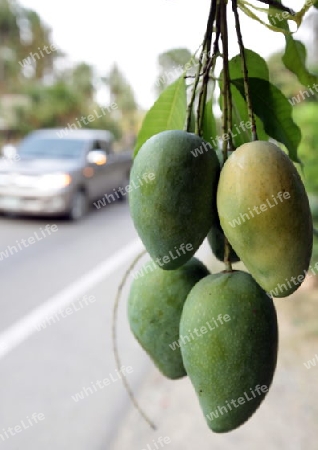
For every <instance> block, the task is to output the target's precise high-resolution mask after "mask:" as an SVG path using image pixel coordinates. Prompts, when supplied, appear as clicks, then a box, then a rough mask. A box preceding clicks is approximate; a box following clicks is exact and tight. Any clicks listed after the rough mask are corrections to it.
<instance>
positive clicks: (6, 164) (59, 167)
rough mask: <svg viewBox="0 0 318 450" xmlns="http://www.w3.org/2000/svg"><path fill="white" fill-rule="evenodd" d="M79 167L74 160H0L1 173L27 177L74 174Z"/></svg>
mask: <svg viewBox="0 0 318 450" xmlns="http://www.w3.org/2000/svg"><path fill="white" fill-rule="evenodd" d="M80 167H81V163H80V162H79V161H78V160H76V161H73V160H69V159H65V160H60V159H22V158H21V159H20V160H18V161H10V160H7V159H5V158H3V159H0V172H1V173H11V172H16V173H22V174H26V175H27V174H28V175H44V174H47V173H52V172H68V173H70V172H74V171H75V170H77V169H78V168H80Z"/></svg>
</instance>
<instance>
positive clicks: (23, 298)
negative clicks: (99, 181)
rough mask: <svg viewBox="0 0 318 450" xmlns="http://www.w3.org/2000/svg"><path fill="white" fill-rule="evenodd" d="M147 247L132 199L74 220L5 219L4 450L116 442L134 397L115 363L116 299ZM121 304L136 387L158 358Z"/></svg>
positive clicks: (81, 448)
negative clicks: (146, 349) (135, 334)
mask: <svg viewBox="0 0 318 450" xmlns="http://www.w3.org/2000/svg"><path fill="white" fill-rule="evenodd" d="M30 238H32V239H30ZM13 246H15V248H14V247H13ZM141 249H142V246H141V243H140V241H139V240H138V239H137V235H136V232H135V230H134V228H133V224H132V222H131V219H130V217H129V210H128V205H127V204H125V203H116V204H113V205H108V206H107V207H105V208H103V209H101V210H98V211H97V210H95V211H92V212H91V214H90V215H89V216H88V217H87V218H85V219H84V220H83V221H82V222H80V223H76V224H73V223H68V222H65V221H62V220H56V219H39V218H35V219H29V218H19V219H17V218H10V217H1V218H0V259H1V260H0V267H1V299H0V304H1V315H0V398H1V402H0V448H1V449H2V448H3V449H6V450H18V449H19V450H20V449H26V450H31V449H32V450H40V449H41V450H43V449H46V450H64V449H65V450H66V449H67V450H69V449H76V450H88V449H89V450H102V449H107V448H108V443H109V442H110V441H111V440H112V437H113V435H114V434H115V433H116V429H117V428H118V427H119V426H120V424H121V420H122V419H121V418H122V417H123V415H124V414H125V412H126V411H127V408H128V406H129V405H130V402H129V399H128V396H127V393H126V392H125V390H124V387H123V383H122V381H121V377H123V376H124V375H122V374H120V373H118V372H116V370H115V368H116V366H115V361H114V357H113V352H112V342H111V323H112V308H113V303H114V298H115V294H116V289H117V286H118V284H119V282H120V280H121V277H122V276H123V274H124V272H125V270H126V269H127V267H128V266H129V264H130V263H131V260H132V259H133V257H134V255H136V254H137V253H138V251H140V250H141ZM127 291H128V286H127V287H126V288H125V291H124V295H125V294H126V293H127ZM85 296H86V297H85ZM122 303H123V304H122V305H121V307H120V309H119V320H118V332H119V347H120V353H121V358H122V362H123V366H124V369H123V372H124V371H125V376H126V377H127V381H129V383H130V384H131V385H132V386H133V388H137V387H138V384H139V383H140V382H141V381H142V379H143V377H144V374H145V373H146V372H147V371H148V369H149V367H150V363H149V361H148V359H147V358H146V356H145V355H144V354H143V352H142V351H140V349H139V346H138V345H137V343H136V342H135V340H134V339H132V338H131V334H130V331H129V328H128V325H127V319H126V315H125V312H126V310H125V306H126V305H125V302H122ZM65 308H68V309H65ZM52 316H53V318H52ZM41 324H42V325H41ZM105 379H107V380H106V381H105ZM103 380H104V381H103ZM84 388H85V389H84Z"/></svg>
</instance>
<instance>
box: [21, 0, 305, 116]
mask: <svg viewBox="0 0 318 450" xmlns="http://www.w3.org/2000/svg"><path fill="white" fill-rule="evenodd" d="M304 1H305V0H302V1H300V0H289V1H288V2H285V3H286V4H288V6H289V7H292V8H294V9H295V10H299V9H301V6H302V4H303V3H304ZM19 3H20V4H21V5H22V6H25V7H28V8H31V9H34V10H35V11H37V13H38V14H39V15H40V17H41V18H42V19H43V20H44V22H45V23H46V24H47V25H49V26H50V27H51V29H52V38H53V43H54V44H55V45H56V46H57V47H58V48H59V49H61V50H62V51H64V52H65V53H66V54H67V56H68V57H69V59H70V61H72V62H79V61H85V62H86V63H88V64H91V65H93V66H94V67H95V69H96V70H97V73H98V74H99V75H106V73H107V72H108V71H109V69H110V67H111V65H112V64H113V63H114V62H117V63H118V65H119V67H120V69H121V70H122V71H123V73H124V74H125V76H126V78H127V80H128V81H129V82H130V84H131V85H132V87H133V90H134V92H135V94H136V98H137V101H138V103H139V105H140V106H141V107H143V108H149V107H150V106H151V105H152V103H153V101H154V100H155V91H154V85H155V82H156V79H157V77H158V65H157V57H158V55H159V53H161V52H163V51H166V50H169V49H171V48H177V47H186V48H188V49H189V50H190V51H192V52H195V51H196V50H197V49H198V47H199V45H200V44H201V42H202V39H203V35H204V31H205V26H206V21H207V15H208V11H209V4H210V0H197V1H195V2H194V1H193V0H133V1H132V0H89V1H78V0H55V1H54V2H49V1H47V0H19ZM259 5H260V6H265V5H262V4H261V3H259ZM241 16H242V19H243V20H242V22H241V23H242V25H241V26H242V31H243V40H244V44H245V47H247V48H250V49H252V50H254V51H256V52H258V53H260V54H261V55H262V56H263V57H267V56H268V55H270V54H271V53H273V52H275V51H277V50H280V49H281V48H283V45H284V38H283V35H282V34H281V33H274V32H271V31H269V30H267V29H266V28H265V27H264V26H262V25H261V24H259V23H256V22H254V21H253V20H251V19H248V18H245V17H244V15H243V14H241ZM229 41H230V52H231V53H232V54H235V53H237V52H238V49H237V45H236V34H235V27H234V22H233V20H230V22H229Z"/></svg>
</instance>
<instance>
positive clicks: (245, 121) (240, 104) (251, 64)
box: [220, 49, 269, 147]
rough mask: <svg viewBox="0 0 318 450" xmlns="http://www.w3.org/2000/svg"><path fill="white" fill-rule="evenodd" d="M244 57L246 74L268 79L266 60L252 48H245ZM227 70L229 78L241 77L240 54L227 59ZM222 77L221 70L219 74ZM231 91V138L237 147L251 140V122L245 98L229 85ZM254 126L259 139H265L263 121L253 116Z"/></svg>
mask: <svg viewBox="0 0 318 450" xmlns="http://www.w3.org/2000/svg"><path fill="white" fill-rule="evenodd" d="M245 58H246V64H247V69H248V74H249V76H251V77H254V78H263V79H264V80H269V70H268V67H267V63H266V61H265V60H264V59H263V58H262V57H261V56H260V55H259V54H258V53H255V52H253V51H252V50H249V49H245ZM229 70H230V78H231V80H234V79H238V78H242V77H243V72H242V59H241V56H240V55H236V56H234V57H233V58H232V59H231V60H230V61H229ZM220 78H221V80H222V79H223V71H222V72H221V76H220ZM222 86H223V83H222V81H221V82H220V89H221V91H222V89H223V88H222ZM231 93H232V119H233V120H232V122H233V127H232V140H233V144H234V146H235V147H239V146H240V145H242V144H245V143H246V142H250V141H251V131H250V130H251V126H252V124H251V122H250V119H249V115H248V109H247V104H246V101H245V99H244V98H243V97H242V96H241V94H240V93H239V91H238V90H237V88H236V87H235V86H234V85H233V84H232V85H231ZM220 105H221V108H222V98H220ZM255 121H256V128H257V132H258V136H259V139H262V140H267V139H268V136H267V134H266V133H265V131H264V127H263V123H262V121H261V120H260V119H258V118H257V117H256V118H255Z"/></svg>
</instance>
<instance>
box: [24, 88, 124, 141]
mask: <svg viewBox="0 0 318 450" xmlns="http://www.w3.org/2000/svg"><path fill="white" fill-rule="evenodd" d="M26 93H27V95H28V96H29V98H30V106H29V107H28V108H17V111H16V112H17V118H18V120H19V122H20V123H21V125H22V131H23V132H24V133H27V132H29V131H31V130H34V129H37V128H55V127H63V128H64V127H68V126H70V125H72V124H74V125H75V126H76V128H82V127H83V128H84V127H85V128H95V129H107V130H109V131H111V132H113V134H114V135H115V137H116V138H119V137H120V136H121V133H120V130H119V127H118V125H117V123H116V122H115V121H114V119H113V118H112V116H111V114H110V112H108V111H107V110H106V109H101V107H100V106H99V105H98V104H96V103H90V104H87V103H86V102H85V101H83V97H82V96H80V95H78V93H77V91H76V88H75V87H74V86H73V87H70V85H69V83H67V82H65V81H63V80H59V81H57V82H55V83H54V84H52V85H49V86H45V85H42V86H32V87H29V88H28V90H27V91H26ZM94 109H95V110H96V111H97V114H96V115H95V120H94V121H92V122H90V121H88V120H85V121H84V124H85V123H86V125H84V124H83V121H81V118H83V117H84V119H85V118H87V116H88V115H89V114H92V113H93V112H94ZM98 109H99V112H98Z"/></svg>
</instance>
